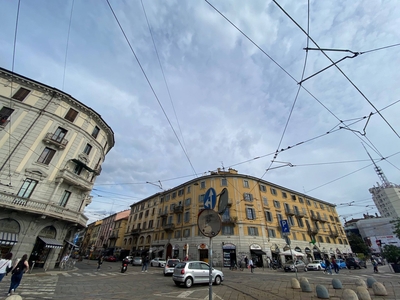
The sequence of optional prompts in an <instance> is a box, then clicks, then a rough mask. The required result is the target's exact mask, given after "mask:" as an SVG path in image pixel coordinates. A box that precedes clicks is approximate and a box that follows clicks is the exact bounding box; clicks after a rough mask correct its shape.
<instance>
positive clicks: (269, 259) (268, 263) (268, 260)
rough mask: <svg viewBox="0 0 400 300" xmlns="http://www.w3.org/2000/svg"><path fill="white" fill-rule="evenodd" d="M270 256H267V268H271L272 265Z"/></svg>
mask: <svg viewBox="0 0 400 300" xmlns="http://www.w3.org/2000/svg"><path fill="white" fill-rule="evenodd" d="M271 263H272V262H271V258H270V257H269V256H268V257H267V266H268V268H272V265H271Z"/></svg>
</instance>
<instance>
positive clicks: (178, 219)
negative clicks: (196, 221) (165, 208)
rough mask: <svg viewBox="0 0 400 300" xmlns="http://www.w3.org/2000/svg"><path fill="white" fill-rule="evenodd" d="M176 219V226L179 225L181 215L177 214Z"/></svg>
mask: <svg viewBox="0 0 400 300" xmlns="http://www.w3.org/2000/svg"><path fill="white" fill-rule="evenodd" d="M176 217H177V219H176V224H181V220H182V214H178V215H177V216H176Z"/></svg>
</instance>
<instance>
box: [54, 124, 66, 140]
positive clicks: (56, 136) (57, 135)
mask: <svg viewBox="0 0 400 300" xmlns="http://www.w3.org/2000/svg"><path fill="white" fill-rule="evenodd" d="M67 132H68V131H67V130H66V129H64V128H61V127H58V128H57V130H56V132H55V133H54V134H53V136H52V137H51V139H52V140H53V141H56V142H57V143H61V142H62V140H63V139H64V137H65V135H66V134H67Z"/></svg>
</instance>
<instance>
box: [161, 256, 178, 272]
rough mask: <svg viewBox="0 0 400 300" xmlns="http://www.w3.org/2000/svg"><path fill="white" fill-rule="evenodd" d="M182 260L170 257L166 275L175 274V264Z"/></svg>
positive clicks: (166, 265)
mask: <svg viewBox="0 0 400 300" xmlns="http://www.w3.org/2000/svg"><path fill="white" fill-rule="evenodd" d="M179 262H180V260H179V259H168V260H167V263H166V264H165V266H164V276H167V275H168V274H173V273H174V269H175V266H176V265H177V264H178V263H179Z"/></svg>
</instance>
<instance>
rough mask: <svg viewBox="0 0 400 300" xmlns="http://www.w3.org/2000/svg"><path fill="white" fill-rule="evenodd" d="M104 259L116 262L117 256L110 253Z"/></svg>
mask: <svg viewBox="0 0 400 300" xmlns="http://www.w3.org/2000/svg"><path fill="white" fill-rule="evenodd" d="M104 260H105V261H111V262H116V261H117V258H116V257H115V256H113V255H110V256H106V257H105V258H104Z"/></svg>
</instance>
